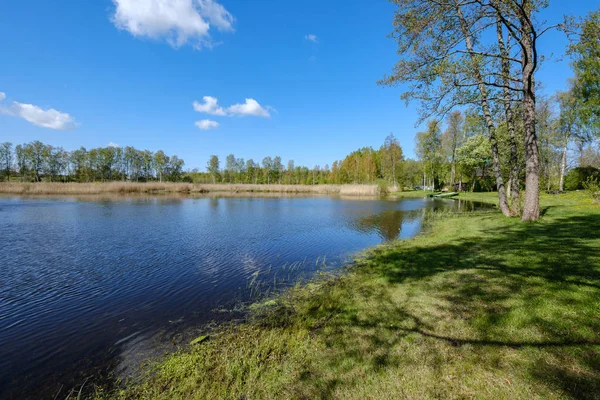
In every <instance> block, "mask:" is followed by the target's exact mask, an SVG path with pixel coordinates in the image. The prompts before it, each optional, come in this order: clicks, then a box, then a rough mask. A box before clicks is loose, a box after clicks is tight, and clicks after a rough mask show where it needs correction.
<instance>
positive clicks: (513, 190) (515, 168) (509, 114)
mask: <svg viewBox="0 0 600 400" xmlns="http://www.w3.org/2000/svg"><path fill="white" fill-rule="evenodd" d="M496 33H497V35H498V45H499V47H500V53H501V55H502V59H501V63H502V80H503V85H504V88H503V94H504V99H503V103H504V114H505V116H506V126H507V128H508V137H509V146H510V175H509V178H508V184H509V186H510V187H509V188H508V190H509V193H510V195H509V197H511V199H512V202H511V206H510V212H511V214H512V215H518V214H519V195H520V194H519V189H520V187H519V175H520V172H521V166H520V165H519V155H518V151H517V135H516V130H515V121H514V117H513V111H512V94H511V92H510V89H509V87H510V63H509V60H508V57H509V56H510V54H509V52H508V50H507V49H506V45H505V43H504V34H503V29H502V22H501V20H500V16H498V18H497V20H496ZM508 42H510V37H509V40H508Z"/></svg>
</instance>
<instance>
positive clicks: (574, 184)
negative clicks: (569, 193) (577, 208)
mask: <svg viewBox="0 0 600 400" xmlns="http://www.w3.org/2000/svg"><path fill="white" fill-rule="evenodd" d="M589 178H592V179H596V180H600V170H598V169H597V168H594V167H577V168H573V169H572V170H570V171H569V172H568V173H567V175H565V189H566V190H581V189H584V186H583V185H584V183H586V182H587V181H588V179H589Z"/></svg>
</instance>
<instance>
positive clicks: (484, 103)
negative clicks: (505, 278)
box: [455, 3, 511, 216]
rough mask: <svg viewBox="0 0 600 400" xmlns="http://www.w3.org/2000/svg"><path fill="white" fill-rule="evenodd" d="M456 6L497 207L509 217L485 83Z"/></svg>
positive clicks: (457, 5) (465, 26) (496, 140)
mask: <svg viewBox="0 0 600 400" xmlns="http://www.w3.org/2000/svg"><path fill="white" fill-rule="evenodd" d="M455 4H456V13H457V16H458V18H459V20H460V24H461V29H462V31H463V35H464V37H465V45H466V47H467V50H468V52H469V55H470V58H471V61H473V67H474V71H473V73H474V75H475V78H476V79H477V84H478V87H479V92H480V94H481V108H482V109H483V115H484V117H485V123H486V125H487V129H488V134H489V139H490V147H491V150H492V164H493V170H494V176H495V178H496V189H497V190H498V205H499V207H500V211H502V214H504V215H506V216H510V214H511V213H510V209H509V207H508V199H507V198H506V188H505V187H504V179H503V178H502V169H501V168H500V155H499V154H498V139H497V138H496V127H495V126H494V121H493V119H492V113H491V111H490V106H489V103H488V91H487V87H486V86H485V82H484V80H483V77H482V76H481V71H480V70H479V68H477V67H476V65H477V58H476V55H475V53H474V51H473V41H472V38H471V33H470V31H469V26H468V24H467V21H466V19H465V18H464V16H463V13H462V11H461V9H460V5H459V4H458V3H455Z"/></svg>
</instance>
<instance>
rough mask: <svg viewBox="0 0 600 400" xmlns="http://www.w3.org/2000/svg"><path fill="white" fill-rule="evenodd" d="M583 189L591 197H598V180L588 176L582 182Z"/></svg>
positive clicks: (599, 183) (599, 185)
mask: <svg viewBox="0 0 600 400" xmlns="http://www.w3.org/2000/svg"><path fill="white" fill-rule="evenodd" d="M583 189H585V191H586V192H587V193H588V194H589V195H590V196H591V197H592V198H593V199H596V200H598V199H600V180H599V179H598V178H594V177H593V176H588V178H587V179H586V181H585V182H583Z"/></svg>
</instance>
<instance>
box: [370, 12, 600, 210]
mask: <svg viewBox="0 0 600 400" xmlns="http://www.w3.org/2000/svg"><path fill="white" fill-rule="evenodd" d="M392 2H393V3H395V4H396V6H397V9H396V12H395V16H394V20H393V23H394V31H393V32H392V37H393V38H394V39H395V40H396V41H397V43H398V51H397V53H398V55H399V57H400V60H399V61H398V62H397V64H396V65H395V66H394V69H393V72H392V73H391V74H390V75H389V76H386V77H384V78H383V79H382V80H381V81H380V83H381V84H382V85H387V86H396V85H400V84H402V85H403V89H404V92H403V94H402V97H403V98H404V99H405V100H406V101H412V100H417V101H418V102H419V103H420V104H421V108H420V112H421V120H422V121H424V120H426V119H428V118H432V117H438V118H439V117H440V116H444V115H447V114H448V113H450V112H451V111H452V110H454V109H457V108H459V109H460V108H464V107H469V106H470V107H475V109H476V112H477V114H478V115H480V118H481V119H482V126H483V128H484V129H483V133H482V135H484V136H485V137H486V139H487V141H488V147H489V151H490V153H491V160H492V165H491V169H492V171H493V176H494V180H495V186H496V189H497V191H498V200H499V206H500V209H501V211H502V212H503V213H504V214H505V215H507V216H511V215H518V214H521V215H522V219H523V220H524V221H535V220H537V219H538V218H539V215H540V210H539V191H540V183H541V181H542V176H543V173H544V172H545V171H544V169H543V168H544V166H543V161H544V159H543V151H545V150H544V146H545V145H546V143H544V141H543V140H544V139H543V138H542V135H544V132H543V130H544V129H546V128H547V127H546V126H544V125H542V124H541V122H540V119H539V116H540V113H539V108H540V104H539V101H538V99H537V96H536V94H537V93H536V91H537V90H538V87H539V84H538V79H536V78H537V76H536V75H537V72H538V71H539V68H540V65H541V63H542V61H544V57H543V55H542V54H540V51H539V41H540V40H541V39H542V37H543V35H544V34H546V33H547V32H548V31H550V30H553V29H558V30H562V31H564V32H565V33H566V34H568V35H569V36H570V38H571V39H572V41H571V45H570V47H569V49H568V52H569V53H570V54H571V55H572V57H573V69H574V72H575V77H574V79H573V84H572V90H571V91H570V92H569V93H568V94H565V97H566V98H570V99H567V100H565V99H563V100H562V105H563V106H565V107H570V108H572V110H573V111H574V113H573V114H572V115H571V117H572V118H573V119H572V120H571V121H563V123H565V124H566V125H565V126H564V127H563V129H565V130H566V131H565V132H563V135H564V136H565V137H566V138H567V139H565V142H567V141H568V140H569V139H570V138H571V137H573V136H574V133H573V132H571V133H569V129H570V128H569V127H571V128H574V127H575V126H577V127H578V128H584V127H587V128H588V129H589V128H590V127H592V126H594V125H595V126H596V128H597V126H598V120H599V119H600V108H599V107H598V106H599V100H598V99H599V98H600V95H599V92H600V88H599V86H600V79H599V75H600V68H599V61H598V60H599V59H600V57H599V56H600V40H599V39H600V37H599V35H600V33H599V32H600V24H599V19H600V18H599V12H598V11H596V12H594V13H591V14H590V15H589V16H588V17H587V18H586V19H585V20H584V21H575V20H574V19H572V18H565V22H563V23H558V24H556V25H546V23H545V22H542V20H541V19H540V18H539V15H540V12H541V11H542V10H543V9H544V8H546V7H547V6H548V3H549V2H548V0H392ZM561 99H562V97H561ZM570 102H572V103H570ZM575 121H576V122H575ZM436 125H437V124H436V123H435V122H430V123H429V128H428V130H427V133H426V134H425V135H422V138H420V141H421V142H423V143H428V145H426V146H422V148H421V149H420V152H421V156H422V157H425V158H426V159H427V163H428V164H429V165H430V166H431V168H430V170H431V172H430V173H431V174H434V175H435V164H436V160H435V157H434V155H433V153H432V152H431V151H430V150H429V148H430V147H432V146H436V145H437V144H436V143H437V140H436V136H437V135H436V134H435V132H436V129H437V128H436ZM582 130H584V129H582ZM596 132H597V129H596ZM473 140H476V139H473ZM502 140H504V141H505V142H506V143H505V147H504V148H502V145H503V143H501V141H502ZM547 140H548V144H547V145H548V146H550V144H549V140H550V139H549V136H547ZM471 144H472V145H473V146H474V148H478V146H475V144H476V143H471ZM565 146H567V144H565ZM563 165H564V163H563ZM563 169H564V168H563ZM523 170H524V175H525V195H524V202H523V208H522V210H521V209H520V200H519V199H520V195H521V194H520V189H521V187H520V182H521V179H520V176H521V174H522V173H523ZM509 191H510V192H511V197H512V204H509V196H508V192H509Z"/></svg>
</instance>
